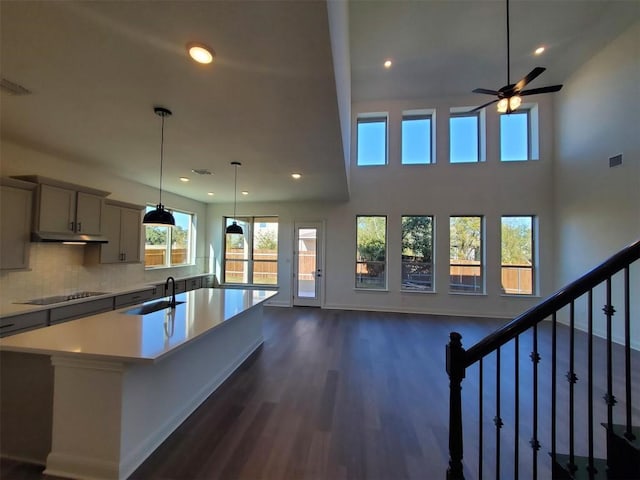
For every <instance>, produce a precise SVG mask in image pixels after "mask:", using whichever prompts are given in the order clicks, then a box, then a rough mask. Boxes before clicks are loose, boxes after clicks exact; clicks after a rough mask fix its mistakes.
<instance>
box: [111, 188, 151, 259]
mask: <svg viewBox="0 0 640 480" xmlns="http://www.w3.org/2000/svg"><path fill="white" fill-rule="evenodd" d="M142 210H144V207H143V206H141V205H133V204H130V203H124V202H117V201H115V200H106V201H105V202H104V206H103V212H102V234H103V235H105V236H106V237H107V238H108V239H109V243H105V244H103V245H100V263H124V262H127V263H134V262H139V261H140V249H141V242H140V238H141V231H142V213H141V212H142Z"/></svg>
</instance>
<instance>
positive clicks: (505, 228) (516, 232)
mask: <svg viewBox="0 0 640 480" xmlns="http://www.w3.org/2000/svg"><path fill="white" fill-rule="evenodd" d="M527 220H528V221H523V220H522V219H519V218H517V217H514V219H513V220H511V219H506V220H503V222H502V264H503V265H531V264H532V258H533V256H532V252H531V246H532V245H531V221H530V219H527Z"/></svg>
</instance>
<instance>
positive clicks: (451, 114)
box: [449, 112, 483, 165]
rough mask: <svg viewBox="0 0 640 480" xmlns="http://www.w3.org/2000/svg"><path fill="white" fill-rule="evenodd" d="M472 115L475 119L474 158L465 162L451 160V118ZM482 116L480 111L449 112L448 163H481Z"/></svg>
mask: <svg viewBox="0 0 640 480" xmlns="http://www.w3.org/2000/svg"><path fill="white" fill-rule="evenodd" d="M465 117H473V118H475V119H476V160H473V161H468V162H467V161H465V162H453V161H452V160H451V150H452V149H451V143H452V141H453V140H452V135H451V120H452V119H454V118H465ZM481 124H482V117H481V115H480V112H449V164H450V165H469V164H474V163H481V162H482V161H483V155H482V138H481V136H482V127H481Z"/></svg>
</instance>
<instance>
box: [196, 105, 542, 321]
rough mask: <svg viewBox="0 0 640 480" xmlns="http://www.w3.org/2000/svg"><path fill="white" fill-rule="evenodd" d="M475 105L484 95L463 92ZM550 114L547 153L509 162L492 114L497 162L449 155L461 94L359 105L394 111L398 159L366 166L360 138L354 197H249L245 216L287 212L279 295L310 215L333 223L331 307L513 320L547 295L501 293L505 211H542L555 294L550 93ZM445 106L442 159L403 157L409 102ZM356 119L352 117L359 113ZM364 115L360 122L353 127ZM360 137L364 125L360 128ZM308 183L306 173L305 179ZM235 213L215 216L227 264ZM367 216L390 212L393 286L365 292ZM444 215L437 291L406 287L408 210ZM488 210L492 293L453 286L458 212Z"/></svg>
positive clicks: (213, 232)
mask: <svg viewBox="0 0 640 480" xmlns="http://www.w3.org/2000/svg"><path fill="white" fill-rule="evenodd" d="M462 100H463V101H468V102H470V103H468V105H473V103H471V102H472V101H475V102H477V101H478V99H477V98H473V99H462ZM537 100H538V101H539V105H540V107H539V112H540V124H541V125H542V127H541V129H540V138H541V146H540V159H539V160H536V161H531V162H517V163H515V162H512V163H501V162H499V160H498V154H499V153H498V152H499V143H498V142H499V140H498V131H497V129H498V128H499V124H498V116H497V114H496V113H495V112H490V113H489V114H488V115H487V119H486V124H487V137H488V138H489V139H490V141H489V142H488V144H487V147H486V149H487V161H486V162H482V163H478V164H465V165H462V164H457V165H456V164H454V165H452V164H449V163H448V155H449V153H448V150H449V144H448V116H449V113H448V112H449V107H450V106H462V105H464V103H460V102H458V103H456V104H452V103H451V102H448V103H445V102H442V101H440V102H415V101H414V102H398V101H394V102H376V103H371V104H354V105H353V108H352V111H353V119H355V118H356V116H357V114H358V113H361V112H362V113H364V112H389V114H390V133H389V136H390V138H389V145H390V162H389V163H390V164H389V165H387V166H384V167H367V168H358V167H356V166H355V165H354V164H353V162H355V158H356V155H355V147H356V142H352V144H351V145H352V151H351V159H352V165H351V175H350V177H351V187H350V190H351V199H350V200H349V201H348V202H346V203H339V204H330V203H326V204H319V203H315V204H302V203H296V204H293V203H280V204H251V203H242V202H241V203H239V204H238V216H242V215H256V216H257V215H277V216H278V217H279V222H280V230H279V256H280V263H279V284H280V294H279V296H278V297H277V300H276V302H278V303H279V304H283V305H289V304H290V303H291V298H292V288H291V279H292V270H291V264H292V260H293V234H294V232H293V225H294V222H295V221H301V220H309V221H311V220H324V221H326V232H325V238H326V264H325V276H324V278H325V281H326V286H325V287H326V288H325V303H324V306H325V307H326V308H345V309H363V310H385V311H397V312H422V313H438V314H451V315H455V314H460V315H477V316H496V317H505V318H511V317H513V316H515V315H517V314H519V313H521V312H523V311H524V310H526V309H527V308H529V307H531V306H533V305H534V304H535V303H537V302H538V301H539V300H540V298H539V297H538V298H531V297H524V298H523V297H515V296H504V295H501V288H500V217H501V215H508V214H521V215H536V216H537V217H538V219H539V225H540V232H539V239H540V245H543V248H542V249H541V251H540V252H539V266H540V270H539V271H540V277H541V278H540V290H539V293H540V295H542V296H544V295H547V294H549V293H551V285H552V283H553V282H552V271H553V266H552V255H551V253H552V251H553V249H552V242H553V189H552V186H553V182H552V178H551V172H552V158H551V153H552V139H551V135H552V132H553V129H552V120H553V117H552V114H551V103H550V102H551V99H550V98H549V96H546V97H541V98H539V99H537ZM419 108H436V109H437V113H436V118H437V126H436V128H437V132H438V135H437V163H436V164H434V165H428V166H401V165H400V118H401V114H402V111H403V110H404V109H419ZM353 119H352V120H353ZM353 124H354V122H353V121H352V125H353ZM352 135H353V137H352V138H355V131H353V132H352ZM301 181H305V180H304V177H303V179H302V180H301ZM232 214H233V205H210V206H209V209H208V217H207V223H208V224H209V226H210V228H209V235H210V237H209V240H210V241H211V244H212V250H213V251H212V255H211V257H212V259H213V260H214V264H215V267H214V268H217V269H218V270H217V271H216V273H218V278H220V270H219V269H220V268H221V261H222V254H221V252H222V236H223V234H222V226H223V225H222V217H223V216H224V215H228V216H231V215H232ZM358 214H379V215H387V216H388V292H372V291H362V290H356V289H355V288H354V285H355V250H356V247H355V219H356V215H358ZM419 214H428V215H434V216H435V221H436V257H435V258H436V275H437V276H436V293H416V292H400V259H401V254H400V250H401V238H400V217H401V216H402V215H419ZM455 214H470V215H475V214H481V215H484V216H485V220H486V230H487V231H486V243H485V245H486V262H487V270H486V275H487V293H486V295H481V296H477V295H459V294H458V295H452V294H449V293H448V282H449V277H448V261H449V240H448V236H449V230H448V225H449V216H450V215H455Z"/></svg>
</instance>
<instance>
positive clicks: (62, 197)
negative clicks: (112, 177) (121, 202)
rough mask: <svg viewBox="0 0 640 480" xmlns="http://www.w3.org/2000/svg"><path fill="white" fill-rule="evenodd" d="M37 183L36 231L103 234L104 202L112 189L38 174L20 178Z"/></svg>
mask: <svg viewBox="0 0 640 480" xmlns="http://www.w3.org/2000/svg"><path fill="white" fill-rule="evenodd" d="M16 178H19V179H21V180H26V181H29V182H34V183H36V184H37V185H38V186H37V190H36V203H35V215H34V221H33V230H34V231H36V232H48V233H79V234H80V233H81V234H94V235H96V234H98V235H99V234H101V233H102V232H101V220H102V205H103V202H104V197H106V196H107V195H109V192H105V191H103V190H96V189H94V188H89V187H84V186H80V185H74V184H71V183H67V182H62V181H59V180H53V179H51V178H46V177H40V176H37V175H29V176H20V177H16Z"/></svg>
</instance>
